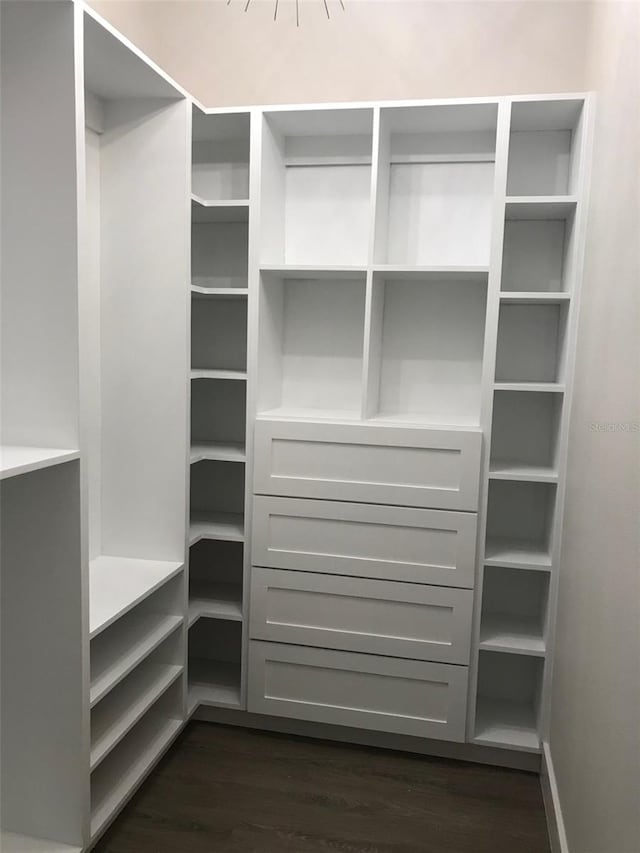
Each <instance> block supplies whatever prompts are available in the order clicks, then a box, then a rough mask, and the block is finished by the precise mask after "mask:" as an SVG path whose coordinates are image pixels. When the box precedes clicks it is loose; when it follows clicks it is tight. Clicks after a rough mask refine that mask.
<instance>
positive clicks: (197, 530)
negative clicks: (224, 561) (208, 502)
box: [189, 512, 245, 545]
mask: <svg viewBox="0 0 640 853" xmlns="http://www.w3.org/2000/svg"><path fill="white" fill-rule="evenodd" d="M201 539H214V540H216V541H221V542H244V540H245V535H244V517H243V515H242V513H233V512H215V513H213V512H212V513H202V512H193V513H192V515H191V522H190V524H189V545H195V544H197V543H198V542H200V540H201Z"/></svg>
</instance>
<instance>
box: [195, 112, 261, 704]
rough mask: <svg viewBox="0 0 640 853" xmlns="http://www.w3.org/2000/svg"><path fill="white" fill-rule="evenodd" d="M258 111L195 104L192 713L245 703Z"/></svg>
mask: <svg viewBox="0 0 640 853" xmlns="http://www.w3.org/2000/svg"><path fill="white" fill-rule="evenodd" d="M249 185H250V114H249V113H248V112H233V113H213V114H208V113H206V112H204V111H202V110H201V109H199V108H198V107H195V106H194V107H193V111H192V148H191V193H192V195H191V213H192V219H191V279H190V284H191V383H190V385H191V392H190V401H191V402H190V411H191V418H190V431H191V449H190V458H189V462H190V490H189V526H190V530H189V537H188V544H189V595H188V598H189V620H188V621H189V659H188V684H189V688H188V705H187V710H188V713H193V712H194V711H195V710H196V709H197V707H198V705H200V704H204V705H214V706H215V705H217V706H224V707H240V706H241V701H242V678H241V675H242V666H241V663H242V657H243V654H242V649H243V642H242V631H243V621H244V605H243V600H244V588H245V583H244V571H245V569H244V565H245V545H244V543H245V494H246V483H245V480H246V476H247V473H246V471H247V465H246V462H247V440H246V417H247V322H248V316H247V314H248V292H249V291H248V264H249Z"/></svg>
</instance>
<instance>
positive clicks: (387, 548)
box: [252, 495, 477, 589]
mask: <svg viewBox="0 0 640 853" xmlns="http://www.w3.org/2000/svg"><path fill="white" fill-rule="evenodd" d="M253 507H254V511H253V540H252V552H253V562H254V564H255V565H257V566H267V567H271V568H276V569H292V570H297V571H307V572H309V571H311V572H312V571H316V572H321V573H323V574H327V573H328V574H337V575H350V576H353V577H364V578H378V579H381V580H394V581H409V582H412V583H424V584H436V585H438V586H453V587H463V588H464V587H466V588H468V589H471V588H473V584H474V565H475V549H476V524H477V516H476V515H475V513H466V512H445V511H440V510H428V509H411V508H406V507H386V506H371V505H365V504H352V503H339V502H337V501H309V500H298V499H295V498H273V497H263V496H259V495H258V496H256V497H255V498H254V505H253Z"/></svg>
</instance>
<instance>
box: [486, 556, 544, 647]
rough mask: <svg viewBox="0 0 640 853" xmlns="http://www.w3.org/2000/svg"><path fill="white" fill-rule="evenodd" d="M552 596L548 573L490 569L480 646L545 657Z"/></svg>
mask: <svg viewBox="0 0 640 853" xmlns="http://www.w3.org/2000/svg"><path fill="white" fill-rule="evenodd" d="M548 596H549V575H548V573H546V572H532V571H528V570H526V569H504V568H502V567H499V566H487V567H486V568H485V571H484V582H483V589H482V621H481V625H480V647H481V648H484V649H495V650H496V651H503V652H521V653H523V654H524V653H526V654H531V655H544V652H545V634H546V621H547V601H548Z"/></svg>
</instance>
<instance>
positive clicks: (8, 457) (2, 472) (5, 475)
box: [0, 444, 80, 480]
mask: <svg viewBox="0 0 640 853" xmlns="http://www.w3.org/2000/svg"><path fill="white" fill-rule="evenodd" d="M79 458H80V451H79V450H75V449H72V448H56V447H28V446H26V445H25V446H23V445H17V444H3V445H0V480H7V479H9V478H10V477H18V476H20V475H21V474H30V473H31V472H32V471H41V470H42V469H43V468H51V467H53V466H54V465H63V464H64V463H65V462H72V461H73V460H74V459H79Z"/></svg>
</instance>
